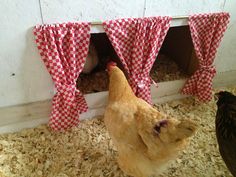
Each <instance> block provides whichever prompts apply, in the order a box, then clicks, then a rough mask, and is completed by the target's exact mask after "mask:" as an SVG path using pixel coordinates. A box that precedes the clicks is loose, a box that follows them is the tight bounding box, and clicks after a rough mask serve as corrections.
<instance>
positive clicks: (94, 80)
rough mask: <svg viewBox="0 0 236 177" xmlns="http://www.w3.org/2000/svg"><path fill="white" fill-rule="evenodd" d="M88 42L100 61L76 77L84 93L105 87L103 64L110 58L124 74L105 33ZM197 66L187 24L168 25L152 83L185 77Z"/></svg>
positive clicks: (152, 71) (102, 89)
mask: <svg viewBox="0 0 236 177" xmlns="http://www.w3.org/2000/svg"><path fill="white" fill-rule="evenodd" d="M90 45H93V46H94V48H95V50H96V53H97V54H96V55H97V57H98V60H99V62H98V64H97V65H96V67H95V68H94V69H93V70H92V71H91V72H90V73H81V74H80V76H79V78H78V80H77V87H78V89H79V90H80V91H81V92H82V93H84V94H88V93H96V92H102V91H107V90H108V85H109V79H108V74H107V72H106V65H107V63H108V62H109V61H110V60H111V59H112V60H113V61H115V62H116V63H117V64H118V67H120V68H121V69H122V70H123V71H124V73H125V74H126V71H125V70H124V67H123V65H122V63H121V61H120V59H119V57H118V56H117V54H116V52H115V50H114V48H113V46H112V44H111V42H110V41H109V39H108V37H107V35H106V34H105V33H97V34H92V35H91V39H90ZM90 49H91V48H90ZM88 59H89V58H88ZM197 67H198V60H197V58H196V56H195V52H194V47H193V43H192V39H191V34H190V30H189V26H180V27H171V28H170V29H169V31H168V33H167V35H166V37H165V40H164V42H163V44H162V47H161V49H160V51H159V54H158V56H157V59H156V61H155V62H154V64H153V67H152V69H151V72H150V76H151V77H152V79H153V80H154V81H155V82H164V81H173V80H180V79H186V78H188V77H190V75H192V74H193V73H194V72H195V71H196V69H197ZM126 76H127V74H126Z"/></svg>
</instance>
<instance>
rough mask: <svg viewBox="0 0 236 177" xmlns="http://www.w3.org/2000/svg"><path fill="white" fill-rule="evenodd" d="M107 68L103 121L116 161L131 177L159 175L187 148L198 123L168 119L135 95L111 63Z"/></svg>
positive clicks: (124, 78)
mask: <svg viewBox="0 0 236 177" xmlns="http://www.w3.org/2000/svg"><path fill="white" fill-rule="evenodd" d="M107 70H108V74H109V82H110V83H109V99H108V105H107V107H106V110H105V115H104V121H105V125H106V127H107V130H108V132H109V135H110V137H111V138H112V141H113V143H114V145H115V146H116V147H117V150H118V159H117V160H118V164H119V166H120V168H121V170H122V171H123V172H125V173H126V174H128V175H130V176H134V177H149V176H153V175H158V174H160V173H161V172H162V171H163V169H164V168H165V167H166V166H167V164H168V162H169V161H170V160H172V159H174V158H176V156H177V155H178V152H180V151H181V150H183V149H184V148H185V147H186V145H187V144H188V141H189V137H191V136H192V135H193V134H194V133H195V131H196V128H197V125H196V124H195V123H194V122H193V121H190V120H188V119H185V120H177V119H174V118H170V117H168V116H167V115H165V114H163V113H161V112H158V111H157V110H156V109H154V108H153V107H152V106H151V105H149V104H148V103H147V102H145V101H144V100H142V99H140V98H137V97H136V96H135V95H134V93H133V91H132V89H131V87H130V86H129V84H128V81H127V80H126V77H125V75H124V74H123V72H122V71H121V70H120V69H119V68H118V67H117V66H116V64H115V63H114V62H111V63H109V64H108V66H107Z"/></svg>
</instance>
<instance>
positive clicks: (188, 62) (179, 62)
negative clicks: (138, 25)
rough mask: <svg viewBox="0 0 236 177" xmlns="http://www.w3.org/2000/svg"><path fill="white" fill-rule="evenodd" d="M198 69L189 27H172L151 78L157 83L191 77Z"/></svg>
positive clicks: (155, 63)
mask: <svg viewBox="0 0 236 177" xmlns="http://www.w3.org/2000/svg"><path fill="white" fill-rule="evenodd" d="M197 67H198V60H197V58H196V56H195V51H194V47H193V43H192V39H191V34H190V30H189V26H179V27H171V28H170V29H169V31H168V33H167V35H166V37H165V40H164V42H163V44H162V47H161V49H160V51H159V54H158V56H157V59H156V61H155V62H154V64H153V67H152V70H151V72H150V76H151V77H152V79H153V80H154V81H155V82H164V81H173V80H180V79H186V78H188V77H190V76H191V75H192V74H193V73H194V72H195V71H196V69H197Z"/></svg>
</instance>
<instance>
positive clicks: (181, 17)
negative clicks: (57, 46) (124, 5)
mask: <svg viewBox="0 0 236 177" xmlns="http://www.w3.org/2000/svg"><path fill="white" fill-rule="evenodd" d="M188 17H189V16H187V15H183V16H173V17H172V19H184V18H188ZM90 23H91V25H102V23H103V22H101V21H93V22H90Z"/></svg>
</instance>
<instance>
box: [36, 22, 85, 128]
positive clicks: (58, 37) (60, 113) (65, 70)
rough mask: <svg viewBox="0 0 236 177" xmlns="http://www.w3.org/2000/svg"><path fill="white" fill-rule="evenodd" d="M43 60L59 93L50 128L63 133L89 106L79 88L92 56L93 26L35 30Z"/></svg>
mask: <svg viewBox="0 0 236 177" xmlns="http://www.w3.org/2000/svg"><path fill="white" fill-rule="evenodd" d="M34 35H35V38H36V44H37V47H38V50H39V52H40V55H41V58H42V60H43V62H44V64H45V66H46V67H47V70H48V72H49V73H50V75H51V77H52V80H53V82H54V84H55V88H56V90H57V92H56V94H55V95H54V97H53V99H52V112H51V118H50V121H49V125H50V127H51V128H52V129H53V130H57V131H62V130H66V129H68V128H70V127H72V126H75V125H77V124H78V123H79V115H80V114H81V113H83V112H85V111H87V109H88V107H87V104H86V101H85V99H84V97H83V95H82V93H81V92H80V91H79V90H78V89H77V88H76V80H77V78H78V77H79V74H80V73H81V71H82V69H83V67H84V64H85V60H86V57H87V54H88V48H89V40H90V24H89V23H63V24H55V25H41V26H36V27H35V28H34Z"/></svg>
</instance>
